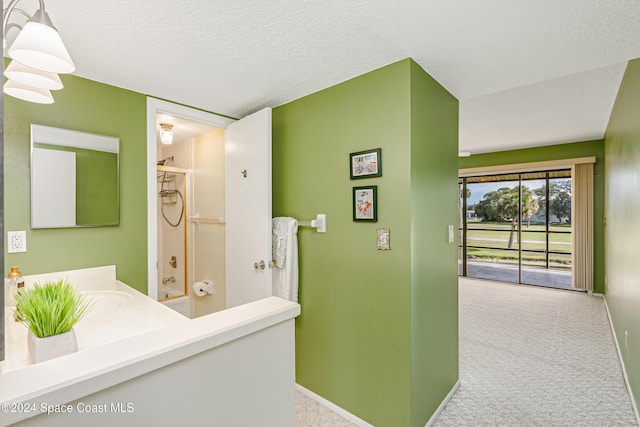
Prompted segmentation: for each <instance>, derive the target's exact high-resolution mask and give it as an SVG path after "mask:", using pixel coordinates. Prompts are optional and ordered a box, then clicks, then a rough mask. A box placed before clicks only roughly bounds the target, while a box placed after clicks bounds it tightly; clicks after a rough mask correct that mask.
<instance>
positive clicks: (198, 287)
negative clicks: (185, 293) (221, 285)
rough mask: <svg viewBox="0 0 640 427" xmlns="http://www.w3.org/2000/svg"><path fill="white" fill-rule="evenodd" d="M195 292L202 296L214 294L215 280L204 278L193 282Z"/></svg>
mask: <svg viewBox="0 0 640 427" xmlns="http://www.w3.org/2000/svg"><path fill="white" fill-rule="evenodd" d="M193 292H194V293H195V294H196V295H197V296H199V297H201V296H205V295H207V294H209V295H212V294H213V282H212V281H211V280H203V281H201V282H195V283H194V284H193Z"/></svg>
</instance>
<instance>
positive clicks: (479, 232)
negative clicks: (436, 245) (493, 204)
mask: <svg viewBox="0 0 640 427" xmlns="http://www.w3.org/2000/svg"><path fill="white" fill-rule="evenodd" d="M567 232H568V233H567ZM570 232H571V225H569V224H563V225H558V224H554V225H551V226H550V227H549V250H550V251H554V252H564V253H563V254H549V264H550V267H557V268H571V233H570ZM510 233H511V223H510V222H502V223H493V222H471V221H469V222H468V223H467V245H468V246H476V247H472V248H467V256H468V257H469V258H470V259H479V260H482V259H491V260H492V261H493V262H496V261H501V262H508V263H511V262H515V263H517V261H518V251H517V249H518V232H517V230H514V232H513V242H512V246H511V247H512V249H515V250H513V251H511V250H507V249H508V242H509V235H510ZM545 240H546V233H545V226H544V224H531V225H530V226H527V223H526V222H525V223H523V228H522V260H523V263H525V264H527V265H532V266H544V263H545V254H544V253H540V252H527V251H531V250H543V251H544V250H545V249H546V241H545ZM478 247H480V248H478ZM485 248H486V249H485Z"/></svg>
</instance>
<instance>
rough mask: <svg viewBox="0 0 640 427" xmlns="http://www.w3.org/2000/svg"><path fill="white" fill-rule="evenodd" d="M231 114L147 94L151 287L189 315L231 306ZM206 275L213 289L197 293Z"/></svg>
mask: <svg viewBox="0 0 640 427" xmlns="http://www.w3.org/2000/svg"><path fill="white" fill-rule="evenodd" d="M232 122H233V120H231V119H227V118H225V117H221V116H217V115H215V114H210V113H205V112H202V111H199V110H195V109H192V108H188V107H184V106H180V105H176V104H171V103H168V102H164V101H160V100H155V99H152V98H149V99H148V102H147V157H148V158H147V160H148V167H147V169H148V176H149V179H148V193H147V194H148V201H147V207H148V209H147V218H148V248H149V250H148V261H149V268H148V295H149V296H150V297H151V298H154V299H156V300H158V301H160V302H163V303H164V304H165V305H167V306H169V307H171V308H173V309H174V310H176V311H178V312H180V313H182V314H184V315H185V316H187V317H198V316H201V315H205V314H209V313H212V312H215V311H219V310H222V309H224V308H226V295H225V290H226V277H225V275H226V269H225V263H226V260H225V234H224V233H225V232H224V216H225V213H224V212H225V203H224V202H225V198H226V195H225V172H224V132H225V128H226V126H227V125H228V124H230V123H232ZM161 123H164V124H169V125H171V126H170V127H171V130H172V133H173V138H172V141H171V144H163V143H162V142H161V141H160V135H159V129H160V124H161ZM152 177H153V178H155V179H153V178H152ZM213 219H215V221H213ZM205 281H207V282H209V283H212V284H213V286H212V287H210V288H208V289H209V291H210V293H209V292H207V293H205V295H198V296H196V295H195V292H194V290H193V287H194V284H195V283H204V282H205Z"/></svg>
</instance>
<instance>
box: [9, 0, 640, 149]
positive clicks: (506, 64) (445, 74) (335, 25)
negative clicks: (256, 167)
mask: <svg viewBox="0 0 640 427" xmlns="http://www.w3.org/2000/svg"><path fill="white" fill-rule="evenodd" d="M31 1H33V3H36V2H35V0H31ZM5 3H6V0H5ZM23 3H25V4H26V3H28V1H27V0H25V1H24V2H23ZM22 7H23V8H25V9H28V7H27V6H26V5H25V6H22ZM34 8H35V6H34ZM47 10H48V11H49V13H50V15H51V17H52V19H53V22H54V23H55V25H56V26H57V27H58V29H59V31H60V33H61V35H62V37H63V40H64V41H65V43H66V44H67V47H68V49H69V52H70V53H71V55H72V57H73V58H74V61H75V62H76V65H77V71H76V73H75V74H77V75H79V76H83V77H87V78H90V79H93V80H97V81H101V82H104V83H108V84H112V85H115V86H120V87H124V88H127V89H131V90H135V91H138V92H142V93H146V94H149V95H153V96H156V97H160V98H164V99H169V100H172V101H175V102H178V103H182V104H186V105H191V106H194V107H198V108H201V109H205V110H209V111H214V112H217V113H220V114H224V115H229V116H233V117H242V116H244V115H247V114H249V113H251V112H253V111H257V110H259V109H261V108H263V107H266V106H271V107H273V106H277V105H280V104H283V103H285V102H288V101H291V100H293V99H297V98H299V97H302V96H305V95H308V94H310V93H313V92H315V91H318V90H320V89H323V88H326V87H329V86H332V85H335V84H337V83H340V82H342V81H344V80H347V79H349V78H352V77H355V76H357V75H360V74H363V73H366V72H368V71H371V70H373V69H376V68H378V67H381V66H383V65H386V64H389V63H391V62H395V61H397V60H400V59H403V58H406V57H412V58H414V59H415V60H416V61H417V62H418V63H419V64H420V65H421V66H422V67H423V68H424V69H425V70H426V71H427V72H429V73H430V74H431V75H432V76H433V77H434V78H435V79H436V80H438V81H439V82H440V83H441V84H442V85H443V86H444V87H445V88H447V89H448V90H449V91H450V92H451V93H452V94H453V95H455V96H456V97H457V98H458V99H459V100H461V123H460V128H461V146H460V149H461V150H470V151H475V152H481V151H490V150H501V149H507V148H514V147H518V146H531V145H541V144H549V143H554V142H558V141H561V142H565V141H568V140H579V139H584V135H586V136H587V137H588V138H591V137H592V136H593V135H596V137H601V135H602V133H603V132H604V128H603V126H604V125H606V122H607V120H608V116H609V113H610V110H611V103H612V97H614V96H615V93H616V92H617V88H618V86H617V85H619V82H620V77H621V72H622V70H623V68H624V63H625V62H626V61H627V60H629V59H632V58H637V57H640V30H639V29H638V23H639V22H640V0H615V1H602V0H563V1H557V0H553V1H552V0H537V1H530V2H525V1H510V2H509V1H504V0H484V1H478V0H456V1H453V0H429V1H427V0H393V1H391V0H386V1H383V0H367V1H364V0H352V1H346V2H345V1H342V0H324V1H321V2H320V1H316V0H314V1H310V0H296V1H293V0H289V1H286V0H272V1H268V2H258V1H255V0H254V1H248V0H237V1H219V0H200V1H196V0H183V1H175V0H154V1H148V0H147V1H141V0H140V1H130V0H128V1H122V0H114V1H104V0H84V1H80V2H78V1H73V2H72V1H61V0H48V1H47ZM616 64H618V65H616ZM619 64H622V65H619ZM603 67H604V68H603ZM592 70H593V71H592ZM584 72H587V73H586V74H583V73H584ZM574 85H575V88H574V89H573V90H572V89H571V88H570V87H572V86H574ZM591 85H594V86H595V87H594V88H591ZM585 86H586V88H587V89H590V90H589V91H588V92H589V93H581V92H583V90H582V89H583V88H585ZM578 88H579V89H578ZM591 89H593V90H591ZM510 91H512V92H510ZM575 92H578V93H575ZM510 93H511V96H509V94H510ZM545 94H546V95H545ZM585 102H587V103H588V104H589V105H588V106H586V107H585V105H584V104H585ZM549 103H552V105H551V106H550V105H549ZM556 104H557V105H556ZM554 109H557V110H558V114H560V115H561V116H562V117H563V120H550V119H552V118H553V117H555V116H554V115H553V114H551V112H550V111H549V110H554ZM494 111H498V112H500V113H501V114H499V115H497V114H492V113H493V112H494ZM583 112H584V114H585V115H587V116H582V113H583ZM510 114H513V115H514V123H509V121H510V120H509V118H510ZM574 116H577V117H574ZM515 119H517V120H515ZM587 125H588V126H587ZM541 130H544V132H541V133H538V132H540V131H541ZM597 135H599V136H597Z"/></svg>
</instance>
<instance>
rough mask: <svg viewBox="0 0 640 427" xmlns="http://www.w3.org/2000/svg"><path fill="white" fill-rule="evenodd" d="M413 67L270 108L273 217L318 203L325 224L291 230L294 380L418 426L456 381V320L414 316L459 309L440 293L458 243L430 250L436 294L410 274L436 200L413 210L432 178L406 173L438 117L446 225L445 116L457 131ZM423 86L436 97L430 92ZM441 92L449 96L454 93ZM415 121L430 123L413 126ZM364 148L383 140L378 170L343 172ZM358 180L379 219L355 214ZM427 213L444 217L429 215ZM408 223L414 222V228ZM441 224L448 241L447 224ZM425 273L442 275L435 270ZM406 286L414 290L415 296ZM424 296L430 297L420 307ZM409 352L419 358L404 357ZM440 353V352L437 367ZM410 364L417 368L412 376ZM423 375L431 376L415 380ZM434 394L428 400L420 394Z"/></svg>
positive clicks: (390, 422) (312, 211) (302, 212)
mask: <svg viewBox="0 0 640 427" xmlns="http://www.w3.org/2000/svg"><path fill="white" fill-rule="evenodd" d="M414 68H415V65H414V63H413V61H411V60H404V61H401V62H398V63H395V64H392V65H389V66H386V67H384V68H381V69H379V70H376V71H373V72H371V73H368V74H365V75H363V76H360V77H357V78H355V79H352V80H349V81H347V82H344V83H342V84H339V85H337V86H334V87H331V88H328V89H325V90H322V91H320V92H317V93H315V94H312V95H309V96H307V97H304V98H301V99H299V100H296V101H293V102H291V103H288V104H286V105H283V106H280V107H278V108H275V109H274V111H273V126H274V127H273V195H274V196H273V213H274V216H293V217H295V218H299V219H303V220H304V219H309V218H314V217H315V215H316V214H317V213H325V214H327V222H328V231H327V233H326V234H318V233H316V232H315V231H314V230H312V229H309V228H301V229H300V231H299V232H298V238H299V252H300V261H299V262H300V291H299V296H300V303H301V306H302V315H301V316H300V317H299V318H298V319H297V320H296V380H297V382H298V383H299V384H301V385H303V386H304V387H307V388H309V389H310V390H312V391H314V392H315V393H318V394H319V395H321V396H323V397H325V398H327V399H328V400H330V401H332V402H333V403H335V404H337V405H339V406H341V407H343V408H345V409H346V410H348V411H350V412H351V413H353V414H355V415H357V416H358V417H360V418H362V419H364V420H366V421H368V422H370V423H372V424H374V425H376V426H381V427H383V426H402V425H411V426H417V425H424V424H425V423H426V421H427V420H428V418H429V416H430V415H431V413H428V412H429V411H431V412H433V411H432V408H435V406H437V405H438V404H439V403H440V401H441V400H442V397H444V396H445V395H446V393H448V392H449V390H450V389H451V387H452V386H453V384H454V383H455V380H456V379H457V328H455V331H453V333H450V332H451V329H452V328H453V327H454V326H453V325H450V328H449V329H446V330H445V331H439V333H438V334H436V336H429V335H428V334H429V333H430V332H432V331H431V328H437V326H435V325H426V324H425V323H424V322H426V321H427V320H428V319H429V316H430V315H429V314H427V313H422V314H418V312H419V311H420V310H429V309H432V308H433V307H436V306H437V309H436V311H435V313H431V315H432V316H438V315H439V314H443V315H445V319H449V318H454V319H457V300H453V301H452V300H451V299H450V298H449V296H450V295H452V294H453V293H455V292H456V290H455V287H456V285H457V279H456V277H455V272H456V265H457V261H456V255H455V249H454V251H453V252H452V253H451V254H453V256H451V254H442V255H439V258H438V260H439V261H442V262H443V263H441V264H439V265H437V266H436V267H435V268H436V269H450V270H451V271H452V272H453V274H452V275H451V277H453V283H449V285H450V286H451V288H454V289H449V290H448V291H447V292H445V294H447V297H446V298H444V297H442V295H441V294H440V293H439V292H440V290H439V289H437V288H438V286H431V287H430V285H429V284H428V283H427V282H426V281H425V280H424V277H420V278H416V279H415V280H414V279H413V278H412V271H413V269H412V264H413V263H415V262H416V259H415V258H414V256H413V253H412V248H413V241H414V240H416V239H414V238H413V235H412V233H424V234H423V235H421V236H420V238H421V239H426V241H425V242H424V243H427V241H428V240H429V239H430V238H431V236H432V233H431V230H430V227H429V225H428V222H429V215H430V214H433V212H435V211H434V209H438V208H439V205H436V204H434V203H431V206H429V207H427V215H425V217H424V218H422V217H421V218H415V215H414V209H413V207H412V206H413V204H412V197H413V196H414V195H421V196H424V195H426V194H425V193H426V189H427V188H428V187H430V186H432V185H433V184H425V186H424V187H422V188H421V189H420V190H416V191H414V190H413V189H412V185H414V181H415V182H419V181H420V180H421V179H423V178H424V177H426V175H425V176H422V175H420V174H418V173H414V172H412V168H413V165H412V161H411V156H412V150H413V149H414V147H413V145H412V138H413V137H414V136H416V137H417V136H420V137H423V138H433V137H434V136H436V135H437V133H438V132H439V130H440V127H441V126H443V127H447V129H448V130H447V131H446V132H444V133H445V134H446V135H447V138H448V139H449V140H450V143H451V144H452V145H453V148H452V149H442V150H441V149H440V147H438V148H437V150H436V149H434V150H433V154H434V155H435V156H444V155H451V156H452V159H453V160H452V162H451V165H452V166H451V167H452V171H449V175H451V176H452V178H451V179H452V181H451V182H449V183H448V186H449V190H448V191H446V190H444V192H445V193H450V195H451V194H452V196H451V200H452V202H451V203H452V208H453V219H452V220H449V221H450V223H452V224H455V218H456V212H455V209H456V208H455V206H456V200H457V199H456V197H457V193H456V191H457V186H456V185H457V184H456V183H457V179H456V178H457V164H456V155H457V154H456V150H457V138H455V140H451V138H452V135H453V134H452V131H451V129H449V128H450V127H451V126H450V125H453V127H454V129H455V131H456V132H457V106H456V108H455V110H456V111H455V114H456V116H455V117H450V118H447V120H446V121H445V122H446V124H445V125H441V124H439V123H438V120H437V119H435V118H430V117H426V116H427V115H428V114H427V113H429V112H430V111H437V110H438V105H436V104H437V101H441V100H442V99H443V98H445V97H446V96H445V94H444V91H443V90H442V89H435V88H434V87H435V86H438V87H439V85H437V83H436V82H435V81H433V80H431V79H430V78H429V77H428V76H427V75H426V74H424V75H420V76H419V77H416V79H423V80H424V87H421V88H418V89H415V90H412V74H413V73H415V70H414ZM423 73H424V72H423ZM414 93H415V94H417V97H418V98H420V100H418V101H416V103H417V104H419V108H420V109H419V111H418V112H417V113H416V114H413V112H412V108H413V102H412V95H413V94H414ZM429 96H435V99H434V100H432V101H429V99H428V97H429ZM449 97H450V96H449ZM450 98H452V97H450ZM447 102H448V103H449V104H448V105H449V106H451V105H452V101H451V99H449V98H448V99H447ZM423 115H425V117H423ZM442 115H444V113H443V114H442ZM416 119H420V120H424V121H425V123H427V124H426V125H425V126H424V128H419V127H415V128H414V127H413V126H412V121H413V120H416ZM431 125H434V128H433V129H431V128H430V126H431ZM441 143H442V142H441V141H432V140H430V141H424V140H421V141H420V144H423V145H420V144H417V147H416V150H418V151H421V152H423V154H425V157H426V154H427V153H428V152H430V151H431V149H430V148H429V146H431V147H434V146H436V145H438V144H441ZM370 148H381V149H382V163H383V167H382V170H383V176H382V177H380V178H369V179H359V180H350V179H349V165H348V161H349V153H351V152H356V151H362V150H366V149H370ZM451 153H453V154H451ZM440 160H441V161H442V159H440ZM433 161H434V162H437V160H436V159H434V160H433ZM443 163H445V162H443ZM423 169H424V170H426V167H425V168H423ZM361 185H377V186H378V222H377V223H357V222H353V221H352V207H351V204H352V187H355V186H361ZM451 191H453V193H451ZM426 196H427V197H430V195H426ZM429 200H430V201H431V202H433V201H434V200H435V199H434V198H430V199H429ZM447 215H450V214H448V213H447V211H446V210H445V213H444V216H447ZM433 217H434V218H436V217H438V221H439V222H443V221H442V217H439V216H438V215H437V214H433ZM414 223H415V224H419V225H420V226H421V227H422V228H420V227H416V229H415V230H414V229H413V228H412V224H414ZM378 228H389V229H390V230H391V248H392V250H391V251H378V250H377V248H376V229H378ZM438 228H439V225H438ZM440 231H441V232H442V233H443V235H444V238H445V239H446V230H440ZM422 250H423V248H422V247H420V251H421V252H420V253H425V254H426V251H424V252H422ZM417 253H418V252H416V254H417ZM419 261H420V262H425V260H423V259H421V260H419ZM447 261H448V262H449V264H447ZM434 263H435V262H434ZM418 270H420V271H421V272H422V271H426V270H428V268H426V267H425V268H419V269H418ZM431 273H433V275H434V277H437V276H439V273H438V272H437V271H436V272H433V271H432V272H431ZM442 276H443V277H449V275H447V274H443V275H442ZM441 285H442V286H446V284H445V283H442V284H441ZM414 291H415V293H416V294H418V296H419V300H417V301H415V302H413V303H412V298H413V297H414V295H413V294H414ZM431 292H433V294H430V293H431ZM427 294H429V296H428V297H427ZM427 299H430V303H429V304H428V305H427V306H426V307H421V304H422V302H424V301H425V300H427ZM412 322H416V324H418V323H419V322H421V323H420V326H419V327H418V329H412ZM440 323H441V322H440V321H437V322H436V324H440ZM440 332H442V333H440ZM421 333H424V335H421ZM447 333H449V335H448V336H443V335H447ZM435 339H443V341H441V342H436V341H435ZM413 341H415V343H414V342H413ZM427 343H429V344H431V347H432V348H431V350H429V349H427V348H426V344H427ZM436 348H437V349H436ZM452 349H453V350H452ZM434 351H435V352H436V353H438V354H437V355H434V354H433V353H434ZM414 356H424V357H425V359H422V360H419V361H416V362H415V363H412V357H414ZM442 360H446V362H445V363H444V366H439V365H438V364H439V363H440V362H441V361H442ZM451 365H455V369H451ZM412 368H415V369H412ZM442 368H444V370H445V371H446V374H445V375H443V376H449V377H451V376H453V378H449V379H450V380H451V381H450V383H448V384H444V383H445V381H442V380H441V378H437V377H438V376H439V375H438V374H436V373H435V371H437V370H438V369H442ZM414 370H415V371H416V372H419V373H420V377H416V378H415V379H414V378H413V376H412V373H413V371H414ZM434 378H435V379H434ZM431 379H433V383H430V384H428V385H422V384H419V382H422V381H427V380H431ZM426 389H428V390H426ZM414 391H415V392H416V395H417V394H418V393H419V394H420V399H422V398H424V399H425V400H421V401H420V402H419V403H420V405H422V406H424V407H425V408H420V409H419V410H415V408H412V405H413V404H412V400H411V395H412V394H413V392H414ZM432 398H433V399H434V401H430V400H429V399H432ZM435 400H437V402H436V401H435ZM427 413H428V415H426V416H425V414H427Z"/></svg>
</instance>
